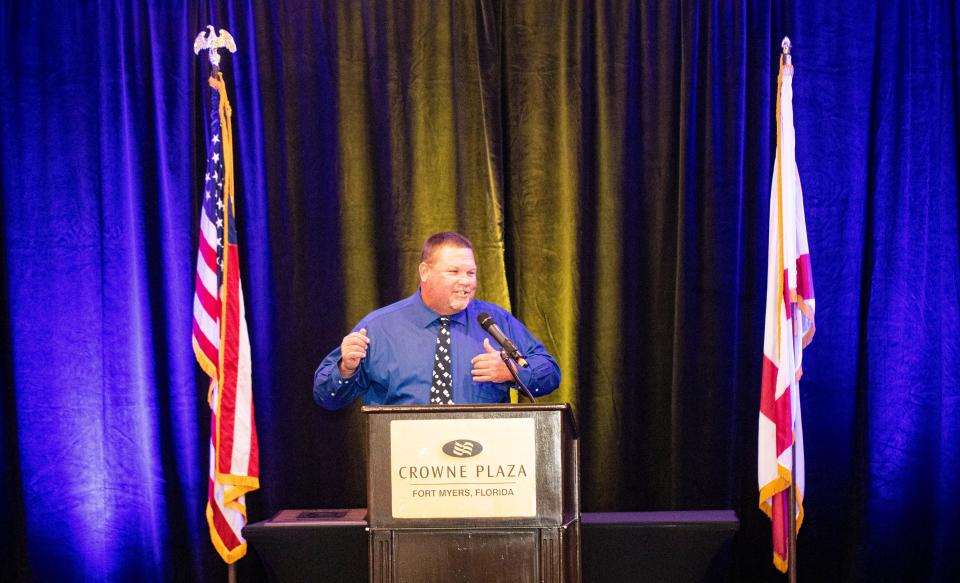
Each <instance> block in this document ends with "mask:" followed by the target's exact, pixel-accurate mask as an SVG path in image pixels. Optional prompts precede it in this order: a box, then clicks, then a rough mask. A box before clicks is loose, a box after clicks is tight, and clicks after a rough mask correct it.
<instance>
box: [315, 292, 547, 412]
mask: <svg viewBox="0 0 960 583" xmlns="http://www.w3.org/2000/svg"><path fill="white" fill-rule="evenodd" d="M480 312H486V313H488V314H490V316H492V317H493V319H494V321H496V323H497V325H498V326H499V327H500V329H501V330H503V333H504V334H506V335H507V336H508V337H510V339H511V340H513V342H514V343H515V344H516V345H517V348H519V350H520V352H521V353H522V354H523V356H524V357H525V358H526V359H527V363H528V364H529V365H530V366H529V368H521V369H520V372H519V376H520V380H522V381H523V382H524V384H525V385H527V387H528V388H529V389H530V392H531V393H533V395H534V396H540V395H545V394H547V393H550V392H552V391H553V390H554V389H556V388H557V387H558V386H559V385H560V366H559V365H558V364H557V361H556V360H555V359H554V358H553V356H551V355H550V353H548V352H547V349H546V348H545V347H544V346H543V344H541V343H540V341H539V340H537V339H536V338H535V337H534V336H533V334H531V333H530V331H529V330H527V328H526V326H524V325H523V324H521V323H520V321H519V320H517V319H516V318H514V317H513V315H512V314H510V312H508V311H506V310H504V309H503V308H501V307H500V306H497V305H495V304H491V303H489V302H483V301H480V300H476V299H475V300H473V301H471V302H470V304H469V305H468V306H467V309H465V310H463V311H462V312H459V313H457V314H453V315H452V316H449V317H450V335H451V353H452V361H453V379H454V380H453V402H454V403H459V404H463V403H503V402H506V401H509V400H510V393H509V391H508V389H509V387H510V384H511V383H477V382H474V381H473V377H472V376H471V374H470V370H471V368H472V367H471V366H470V360H471V359H473V357H474V356H476V355H478V354H481V353H483V352H484V349H483V339H484V338H490V343H491V345H493V347H494V348H497V344H496V342H495V341H494V340H493V339H492V338H491V337H490V336H489V335H488V334H487V332H486V331H485V330H484V329H483V328H481V327H480V324H478V323H477V314H479V313H480ZM361 328H366V329H367V336H368V337H369V338H370V346H369V347H368V348H367V356H366V357H365V358H363V359H362V360H361V361H360V365H359V366H358V367H357V370H356V371H355V372H354V373H353V375H352V376H351V377H350V378H348V379H344V378H343V377H341V376H340V369H339V363H340V347H339V346H338V347H337V348H335V349H334V350H333V352H331V353H330V354H328V355H327V357H326V358H324V359H323V362H321V363H320V367H319V368H317V372H316V374H314V377H313V399H314V401H316V402H317V404H318V405H321V406H323V407H324V408H327V409H341V408H343V407H346V406H347V405H349V404H350V403H352V402H353V401H354V399H356V398H357V397H363V401H364V403H365V404H367V405H425V404H427V403H429V402H430V383H431V375H432V373H433V357H434V353H435V351H436V343H437V333H438V331H439V330H440V315H439V314H437V313H436V312H434V311H433V310H431V309H430V308H428V307H427V306H426V305H425V304H424V303H423V300H422V299H421V298H420V291H419V290H417V292H416V293H415V294H413V295H412V296H410V297H408V298H406V299H403V300H400V301H399V302H396V303H394V304H390V305H389V306H386V307H383V308H380V309H379V310H376V311H374V312H371V313H370V314H368V315H367V316H366V317H365V318H364V319H363V320H361V321H360V323H359V324H357V325H356V326H355V327H354V329H353V330H354V332H356V331H358V330H360V329H361Z"/></svg>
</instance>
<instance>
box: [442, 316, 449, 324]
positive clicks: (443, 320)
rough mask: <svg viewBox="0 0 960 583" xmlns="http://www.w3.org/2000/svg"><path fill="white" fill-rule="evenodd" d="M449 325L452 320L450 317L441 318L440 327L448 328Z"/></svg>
mask: <svg viewBox="0 0 960 583" xmlns="http://www.w3.org/2000/svg"><path fill="white" fill-rule="evenodd" d="M449 324H450V318H448V317H446V316H440V325H441V326H447V325H449Z"/></svg>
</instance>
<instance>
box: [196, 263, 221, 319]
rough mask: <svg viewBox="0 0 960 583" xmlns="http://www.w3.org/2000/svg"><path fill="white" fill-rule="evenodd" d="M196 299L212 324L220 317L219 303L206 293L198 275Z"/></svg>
mask: <svg viewBox="0 0 960 583" xmlns="http://www.w3.org/2000/svg"><path fill="white" fill-rule="evenodd" d="M196 285H197V299H199V300H200V305H201V306H203V309H204V311H205V312H207V314H208V315H209V316H210V319H212V320H213V321H214V322H216V321H217V317H218V316H219V315H220V301H219V300H218V299H217V298H216V297H214V296H212V295H210V292H208V291H207V288H206V287H204V285H203V282H202V281H201V280H200V275H199V274H197V283H196Z"/></svg>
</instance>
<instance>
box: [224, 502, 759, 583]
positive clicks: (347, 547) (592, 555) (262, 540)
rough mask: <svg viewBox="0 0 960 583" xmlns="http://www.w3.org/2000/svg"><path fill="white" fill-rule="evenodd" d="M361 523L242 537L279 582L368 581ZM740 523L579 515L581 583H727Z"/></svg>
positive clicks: (293, 518)
mask: <svg viewBox="0 0 960 583" xmlns="http://www.w3.org/2000/svg"><path fill="white" fill-rule="evenodd" d="M301 516H302V518H300V517H301ZM358 516H363V512H362V511H359V513H358V512H357V511H356V510H355V511H354V512H353V513H352V514H351V513H348V511H347V510H325V511H321V510H302V511H290V510H286V511H283V512H281V513H279V514H278V515H277V516H276V517H274V518H272V519H270V520H265V521H262V522H257V523H254V524H250V525H248V526H247V527H245V528H244V529H243V534H244V536H245V537H246V538H247V540H249V541H250V546H251V548H252V549H253V552H254V553H255V554H256V555H258V556H259V557H260V559H261V561H262V562H263V565H264V568H265V570H266V571H267V573H268V575H269V577H270V580H271V581H273V582H274V583H280V582H283V583H287V582H299V581H328V582H341V581H342V582H345V583H346V582H349V583H356V582H363V581H367V580H368V578H369V572H368V566H367V564H368V560H367V559H368V554H367V539H368V535H367V531H366V524H365V522H364V521H362V520H359V521H358V520H356V518H357V517H358ZM278 518H279V520H278ZM739 524H740V523H739V520H738V519H737V516H736V514H734V512H733V511H732V510H705V511H688V512H597V513H590V512H585V513H582V514H581V526H580V529H581V532H580V537H581V542H580V544H581V569H582V574H583V581H585V582H586V583H591V582H594V581H596V582H604V583H608V582H610V583H614V582H618V581H624V582H627V581H630V582H635V581H658V582H659V581H671V582H684V581H696V582H700V581H724V580H725V579H727V571H728V563H729V546H730V541H731V539H732V538H733V535H734V534H735V533H736V531H737V529H738V528H739Z"/></svg>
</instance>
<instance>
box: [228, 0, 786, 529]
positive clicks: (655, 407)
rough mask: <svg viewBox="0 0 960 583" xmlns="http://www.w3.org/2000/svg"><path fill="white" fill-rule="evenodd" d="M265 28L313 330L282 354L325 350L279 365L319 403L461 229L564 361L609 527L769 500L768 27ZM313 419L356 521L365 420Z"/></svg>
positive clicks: (485, 17)
mask: <svg viewBox="0 0 960 583" xmlns="http://www.w3.org/2000/svg"><path fill="white" fill-rule="evenodd" d="M254 10H255V11H257V12H256V18H255V20H256V21H257V23H258V27H257V30H256V35H255V38H256V46H255V50H256V55H257V59H258V64H257V77H256V78H255V79H251V81H252V82H253V83H254V84H255V85H256V86H257V91H258V92H259V93H260V94H263V95H270V96H271V97H272V100H271V101H269V102H266V103H265V104H264V105H263V114H262V115H263V119H264V120H265V122H264V123H265V127H264V135H265V140H264V141H265V144H264V147H265V151H266V157H265V158H266V163H267V164H266V174H265V176H264V177H263V180H264V181H265V184H266V188H267V190H268V191H270V192H271V196H272V197H273V200H274V202H272V203H271V204H272V206H271V208H270V209H269V215H270V219H269V220H270V228H269V237H270V239H271V241H270V243H271V248H272V249H273V253H271V254H270V258H271V260H272V261H276V258H277V257H280V258H281V261H284V262H288V263H289V265H273V267H272V268H273V274H274V278H275V280H276V281H277V282H278V283H277V284H275V285H279V287H280V288H281V289H280V292H279V294H278V297H283V298H287V299H289V304H288V303H285V302H280V304H281V305H277V306H275V309H276V310H278V311H279V312H280V313H281V314H280V319H284V314H286V317H287V318H288V319H289V321H290V322H292V325H293V328H292V329H291V328H290V327H289V326H288V327H287V328H285V329H284V330H274V331H273V332H272V333H273V335H274V336H276V335H284V336H286V337H291V336H292V337H294V338H303V339H307V340H309V345H308V346H301V348H300V349H299V352H297V353H296V354H291V353H276V352H272V353H271V358H272V359H273V364H272V366H274V367H276V369H277V370H285V371H291V370H293V371H296V373H295V376H294V375H291V374H290V372H287V373H284V374H286V375H287V377H288V378H297V379H299V382H302V383H303V391H304V395H307V393H308V391H309V379H310V378H311V376H312V370H313V368H314V367H315V366H316V365H317V364H318V363H319V360H320V359H321V358H322V357H323V355H324V354H325V353H326V352H327V351H328V350H330V349H331V348H333V347H334V346H335V345H336V344H337V343H338V342H339V339H340V337H341V336H342V335H343V334H345V333H346V332H347V331H348V330H349V328H350V327H351V326H352V325H353V324H354V323H355V322H356V321H358V320H359V319H360V318H361V317H362V316H363V315H364V314H365V313H367V312H368V311H370V310H372V309H374V308H376V307H378V306H382V305H385V304H387V303H389V302H392V301H395V300H397V299H399V298H401V297H404V296H405V295H407V294H410V293H412V292H413V291H414V290H415V288H416V281H417V276H416V266H417V263H418V260H419V259H418V257H419V249H420V245H421V243H422V242H423V240H424V238H425V237H426V236H427V235H429V234H430V233H433V232H436V231H439V230H446V229H454V230H458V231H461V232H463V233H465V234H466V235H467V236H468V237H470V238H471V239H472V240H473V242H474V244H475V246H476V255H477V261H478V264H479V275H480V290H479V296H480V297H482V298H484V299H487V300H491V301H495V302H498V303H500V304H502V305H504V306H506V307H509V308H511V309H512V310H513V312H514V313H515V314H516V315H517V316H519V317H520V318H521V319H522V320H523V321H524V322H525V323H526V324H527V325H528V326H529V327H530V329H531V330H533V332H534V333H535V334H536V335H537V336H538V337H539V338H540V339H541V340H542V341H543V342H544V343H545V344H546V345H547V347H548V348H549V349H550V350H551V351H552V352H553V353H554V354H555V355H556V356H557V358H558V360H559V361H560V363H561V367H562V370H563V382H562V385H561V387H560V389H559V390H558V391H557V392H556V393H554V394H553V395H551V396H550V397H549V398H547V399H546V400H547V401H563V402H570V403H572V404H573V405H574V407H575V408H576V411H577V413H578V416H579V418H580V422H581V424H582V429H583V442H584V444H585V447H584V452H583V475H584V481H583V493H584V507H585V510H591V509H623V510H627V509H641V508H648V509H652V508H658V509H664V508H687V507H690V508H693V507H697V508H716V507H731V506H732V505H733V500H734V498H735V497H736V495H737V490H738V489H740V488H744V489H745V490H749V489H750V487H751V486H749V484H751V483H752V481H753V476H752V475H751V474H750V473H749V470H748V473H745V474H741V470H742V469H744V468H749V464H744V463H741V462H742V460H740V459H738V458H739V456H743V455H749V454H750V451H749V448H748V447H746V444H747V443H748V442H750V441H751V440H752V439H754V438H753V437H752V434H753V433H754V432H755V417H756V415H757V410H756V409H755V407H756V403H755V402H754V401H755V399H752V398H751V399H750V402H741V401H740V400H739V399H740V398H741V397H746V396H749V395H753V394H754V393H756V391H757V390H758V389H756V386H758V384H757V383H758V382H759V376H758V373H759V357H760V352H759V340H758V337H759V334H760V330H759V329H758V327H759V324H758V322H759V320H758V318H759V311H758V310H759V303H760V302H759V296H758V295H757V294H759V293H760V292H762V281H761V276H762V268H763V262H762V261H761V259H762V258H763V256H764V253H765V247H764V245H765V240H763V239H761V238H760V236H761V235H762V233H761V229H762V227H763V226H764V225H765V220H766V217H765V215H763V212H764V210H763V209H765V208H766V200H765V199H766V197H767V196H768V190H766V189H768V188H769V187H768V186H765V185H766V184H769V172H768V169H769V166H770V158H771V151H770V147H771V145H772V143H773V142H772V140H773V137H772V135H771V134H770V133H769V132H770V119H769V118H770V116H771V115H772V112H771V109H770V103H771V102H770V99H771V91H772V87H771V80H772V79H774V78H775V77H774V76H775V74H776V69H775V63H776V54H775V53H774V50H775V45H776V43H774V42H772V41H771V39H772V37H768V36H764V37H763V40H764V42H763V43H754V44H753V45H751V44H750V43H749V42H748V39H747V37H746V35H747V30H746V20H747V14H746V11H745V9H743V8H740V9H738V10H733V11H720V10H719V9H717V8H716V7H712V6H705V7H699V6H692V5H687V4H682V3H681V4H676V5H674V4H671V3H653V4H639V5H637V4H633V3H629V2H611V3H600V4H594V3H566V2H561V3H553V2H545V3H541V2H495V1H478V2H464V1H459V2H438V3H421V2H413V3H410V2H401V1H397V2H361V3H357V4H356V5H350V7H349V8H347V7H345V6H343V5H330V4H323V3H321V4H319V5H313V4H311V3H299V2H280V3H279V4H278V5H277V6H275V7H273V8H270V9H268V8H266V7H262V6H255V7H254ZM708 25H709V26H708ZM236 26H238V27H240V29H241V34H242V32H243V31H242V27H243V22H242V21H239V20H238V21H237V23H236ZM721 30H722V31H723V34H718V33H719V32H720V31H721ZM761 32H763V31H761ZM767 41H771V42H767ZM281 49H282V50H281ZM751 50H752V51H753V52H754V53H755V54H753V55H751V54H749V51H751ZM751 60H752V61H753V64H752V65H750V64H749V63H748V61H751ZM235 61H239V59H235ZM238 66H240V65H239V64H238ZM238 74H240V73H238ZM751 86H752V88H753V89H755V90H753V91H751ZM241 91H242V89H241ZM263 99H264V100H265V101H266V98H263ZM748 143H749V144H750V146H748V145H747V144H748ZM748 148H753V151H752V152H749V151H748ZM748 155H749V156H750V157H749V158H748ZM748 170H749V172H748ZM757 181H759V182H757ZM247 237H248V238H249V239H251V242H250V243H248V245H247V249H248V250H249V251H248V252H249V253H253V254H256V253H258V252H259V251H257V250H256V248H255V247H253V246H252V245H253V241H252V239H254V238H255V235H247ZM746 237H749V238H750V240H749V243H750V244H749V245H747V241H745V240H744V239H745V238H746ZM283 248H290V249H299V250H301V252H305V253H316V255H315V256H308V257H297V258H290V259H283V252H282V251H281V250H282V249H283ZM319 323H322V326H321V325H320V324H319ZM731 323H732V324H733V325H732V326H731ZM746 340H749V341H750V342H751V344H750V345H749V346H750V347H752V348H751V349H749V350H745V349H744V347H743V345H744V343H745V341H746ZM304 400H305V399H304ZM304 407H309V405H308V404H306V403H304ZM276 413H277V414H280V415H283V414H284V413H283V412H282V411H276ZM287 415H290V413H287ZM318 418H319V419H321V420H322V421H321V422H320V423H318V422H317V419H318ZM289 421H290V423H291V426H292V424H298V423H304V422H305V421H306V423H305V425H306V426H305V427H303V428H300V429H298V431H306V432H308V433H309V432H311V431H316V432H321V433H323V435H322V436H320V437H315V436H313V437H311V436H308V437H307V439H311V440H316V441H317V443H316V444H315V445H316V447H317V448H318V451H319V452H320V453H321V457H322V460H321V461H317V460H311V462H310V464H317V465H319V466H329V467H332V468H335V469H336V474H337V476H338V480H339V481H338V482H337V487H336V492H335V493H331V492H329V491H328V490H326V489H324V488H321V491H323V492H325V493H326V495H327V496H328V497H330V500H331V503H332V502H339V503H346V502H351V503H354V504H361V505H362V503H363V500H364V498H363V489H364V481H363V480H364V475H363V472H362V463H361V460H359V459H358V458H357V457H356V456H358V455H359V454H360V452H362V441H361V439H362V431H361V429H360V426H359V424H360V423H361V418H360V415H359V412H358V410H357V408H354V409H352V410H350V411H349V412H346V413H327V412H323V411H309V410H307V411H300V412H298V413H297V414H295V415H293V416H292V418H291V419H289ZM283 432H284V434H285V435H287V436H288V437H289V438H290V439H302V436H300V435H298V434H297V433H296V431H295V430H293V429H292V428H291V429H286V430H283ZM330 436H335V437H334V439H333V441H329V440H328V439H327V438H328V437H330ZM268 447H269V446H268ZM264 463H265V465H267V464H269V463H270V462H269V461H268V460H265V461H264ZM276 471H277V472H278V473H279V472H280V468H277V469H276ZM306 471H309V472H313V471H317V470H312V469H307V470H306ZM320 471H321V472H326V469H322V470H320ZM281 479H282V480H285V481H286V480H291V479H292V478H291V477H284V478H281ZM306 502H307V501H306V500H305V501H304V503H306ZM314 503H315V502H314ZM270 506H272V505H270Z"/></svg>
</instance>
